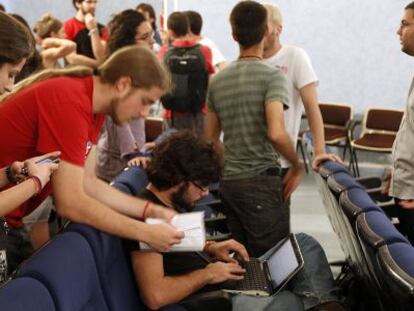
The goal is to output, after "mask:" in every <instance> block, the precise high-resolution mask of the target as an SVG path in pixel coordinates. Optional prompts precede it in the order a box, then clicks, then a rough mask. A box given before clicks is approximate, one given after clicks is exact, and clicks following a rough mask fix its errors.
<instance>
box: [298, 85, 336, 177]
mask: <svg viewBox="0 0 414 311" xmlns="http://www.w3.org/2000/svg"><path fill="white" fill-rule="evenodd" d="M299 93H300V96H301V98H302V102H303V105H304V107H305V111H306V116H307V118H308V121H309V127H310V130H311V132H312V136H313V145H314V150H315V155H314V159H313V161H312V168H313V169H314V170H315V171H317V170H318V169H319V166H320V164H321V163H322V162H323V161H326V160H331V161H336V162H342V160H341V159H340V158H339V157H338V156H337V155H335V154H327V153H326V151H325V133H324V128H323V119H322V114H321V111H320V109H319V103H318V94H317V91H316V83H310V84H308V85H305V86H304V87H303V88H301V89H300V90H299Z"/></svg>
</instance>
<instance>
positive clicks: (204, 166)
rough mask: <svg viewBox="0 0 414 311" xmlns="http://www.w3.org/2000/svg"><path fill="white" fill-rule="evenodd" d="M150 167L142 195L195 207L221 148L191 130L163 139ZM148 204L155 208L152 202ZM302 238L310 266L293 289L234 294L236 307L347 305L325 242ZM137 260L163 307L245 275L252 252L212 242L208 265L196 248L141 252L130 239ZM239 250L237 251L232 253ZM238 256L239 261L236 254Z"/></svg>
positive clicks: (141, 279)
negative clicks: (211, 260) (259, 294)
mask: <svg viewBox="0 0 414 311" xmlns="http://www.w3.org/2000/svg"><path fill="white" fill-rule="evenodd" d="M153 154H154V157H153V159H152V160H151V162H150V163H149V165H148V167H147V174H148V179H149V181H150V183H149V185H148V186H147V188H146V189H145V190H144V192H143V193H142V194H141V195H142V197H144V198H146V199H147V200H148V201H149V202H153V203H155V204H161V205H165V206H167V207H169V208H174V209H176V210H177V211H179V212H190V211H192V209H193V207H194V203H195V202H196V201H198V200H200V199H201V198H203V197H204V196H206V195H208V193H209V190H208V185H209V184H210V183H213V182H217V181H218V180H219V177H220V175H221V164H220V160H219V157H218V155H217V153H216V151H215V150H214V149H213V148H212V147H211V145H208V144H206V143H204V142H202V141H201V140H199V139H197V138H196V137H195V136H194V135H193V134H191V133H190V132H177V133H174V134H172V135H171V136H170V137H169V138H168V139H167V140H165V141H164V142H162V143H161V144H159V145H158V146H157V147H156V148H155V150H154V152H153ZM148 208H151V203H150V204H149V206H148ZM297 240H298V243H299V247H300V249H301V252H302V255H303V257H304V261H305V265H304V270H302V271H301V272H299V274H298V275H297V276H296V277H294V278H293V279H292V280H291V281H290V282H289V284H288V288H289V289H290V290H289V291H287V290H284V291H282V292H280V293H278V294H277V295H274V296H271V297H265V298H255V297H250V296H245V295H235V296H233V299H232V303H233V310H264V309H266V308H269V307H271V309H277V310H309V309H312V308H315V307H316V308H315V309H313V310H322V309H319V307H321V306H324V309H325V308H326V306H327V304H329V305H331V306H336V307H337V308H336V309H326V310H344V309H342V306H341V305H340V304H339V303H337V302H338V301H339V299H338V297H337V296H335V295H334V292H335V291H336V290H337V288H335V287H334V281H333V278H332V274H331V271H330V269H329V265H328V263H327V260H326V256H325V254H324V252H323V250H322V248H321V246H320V245H319V243H318V242H317V241H316V240H314V239H313V238H312V237H310V236H307V235H305V234H298V235H297ZM129 247H130V249H131V259H132V265H133V270H134V272H135V277H136V280H137V283H138V287H139V292H140V295H141V297H142V299H143V301H144V303H145V304H146V305H147V306H148V307H149V308H151V309H159V308H161V307H163V306H165V305H169V304H173V303H176V302H179V301H181V300H183V299H185V298H186V297H187V296H189V295H191V294H193V293H196V292H200V291H206V290H217V289H219V288H220V283H222V282H224V281H226V280H240V279H242V278H243V274H244V272H245V271H244V269H243V268H242V267H241V266H240V265H239V262H238V260H239V261H247V260H248V258H249V256H248V254H247V251H246V249H245V247H244V246H243V245H241V244H240V243H238V242H236V241H235V240H227V241H223V242H217V243H209V242H207V243H206V245H205V247H204V252H205V253H207V254H208V255H210V256H211V257H214V258H215V259H216V260H217V262H215V263H210V264H207V263H206V262H205V261H204V260H203V259H202V258H201V257H200V256H199V255H197V253H195V252H186V253H182V252H175V253H157V252H139V248H138V245H137V243H133V242H130V243H129ZM231 252H235V253H236V256H235V257H234V258H232V257H231V256H229V254H230V253H231ZM235 258H237V260H236V259H235Z"/></svg>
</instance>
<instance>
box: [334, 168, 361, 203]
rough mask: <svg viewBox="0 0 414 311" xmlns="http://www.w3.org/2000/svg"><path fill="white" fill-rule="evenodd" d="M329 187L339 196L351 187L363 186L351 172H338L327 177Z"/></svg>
mask: <svg viewBox="0 0 414 311" xmlns="http://www.w3.org/2000/svg"><path fill="white" fill-rule="evenodd" d="M327 182H328V187H329V189H330V190H331V191H332V192H333V193H334V194H335V195H336V196H337V197H338V198H339V195H340V194H341V192H342V191H345V190H347V189H351V188H361V189H362V188H363V187H362V185H361V184H360V183H358V182H357V181H356V180H355V178H354V177H352V176H351V175H350V174H349V173H345V172H338V173H335V174H332V175H330V176H329V177H328V179H327Z"/></svg>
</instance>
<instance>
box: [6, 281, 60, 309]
mask: <svg viewBox="0 0 414 311" xmlns="http://www.w3.org/2000/svg"><path fill="white" fill-rule="evenodd" d="M0 310H4V311H29V310H30V311H55V310H56V308H55V303H54V301H53V298H52V296H51V295H50V293H49V291H48V289H47V288H46V287H45V286H44V285H43V284H42V283H41V282H39V281H38V280H36V279H33V278H29V277H21V278H17V279H14V280H11V281H9V282H8V283H6V284H5V285H3V286H2V287H1V288H0Z"/></svg>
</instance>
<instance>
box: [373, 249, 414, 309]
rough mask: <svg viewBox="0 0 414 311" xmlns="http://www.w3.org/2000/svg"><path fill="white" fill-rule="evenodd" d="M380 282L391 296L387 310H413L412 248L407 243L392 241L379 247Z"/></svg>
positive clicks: (413, 261)
mask: <svg viewBox="0 0 414 311" xmlns="http://www.w3.org/2000/svg"><path fill="white" fill-rule="evenodd" d="M378 262H379V265H380V267H381V271H382V273H381V274H380V275H379V277H380V278H381V282H382V283H383V284H384V286H385V287H386V288H387V291H388V292H389V293H390V296H391V297H392V298H391V299H390V301H389V302H388V305H389V306H390V309H389V310H407V311H408V310H414V248H413V247H412V246H411V244H407V243H393V244H390V245H384V246H382V247H381V248H380V249H379V254H378Z"/></svg>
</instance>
